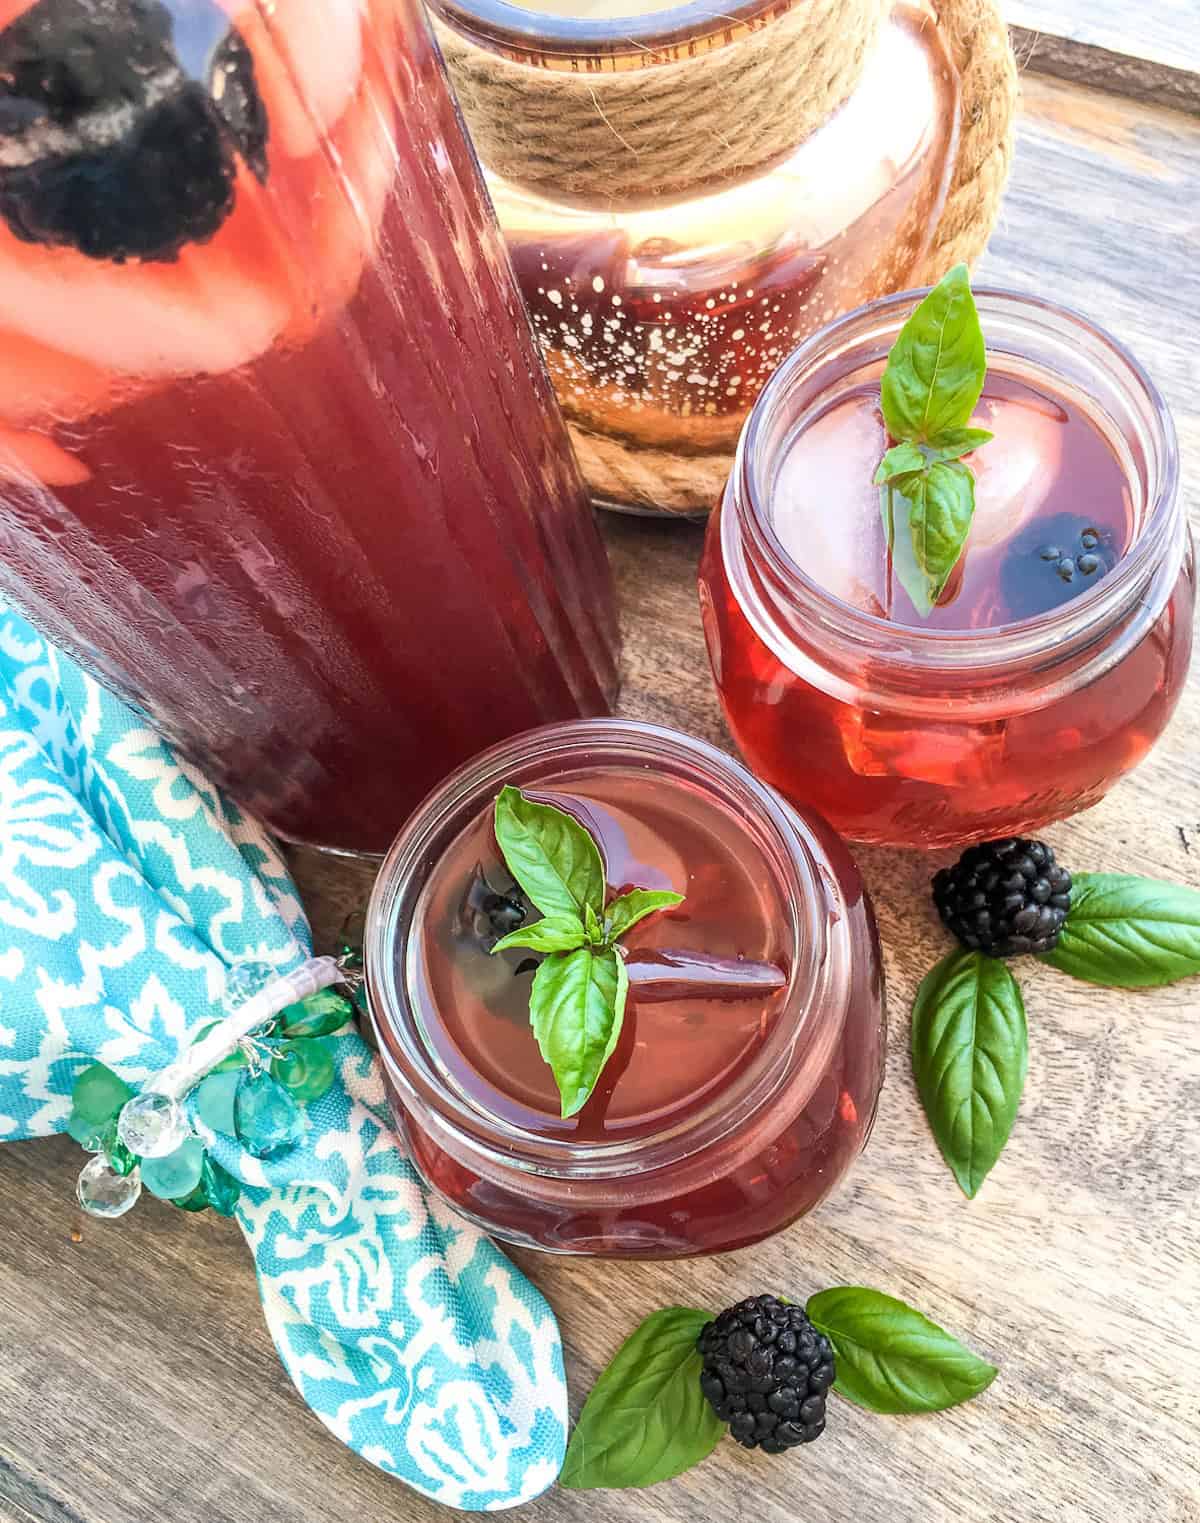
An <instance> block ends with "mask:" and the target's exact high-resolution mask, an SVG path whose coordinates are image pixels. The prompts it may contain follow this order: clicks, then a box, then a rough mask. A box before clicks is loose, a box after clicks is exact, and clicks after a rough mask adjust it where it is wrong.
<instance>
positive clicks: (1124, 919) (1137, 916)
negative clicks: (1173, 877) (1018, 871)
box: [1041, 873, 1200, 989]
mask: <svg viewBox="0 0 1200 1523" xmlns="http://www.w3.org/2000/svg"><path fill="white" fill-rule="evenodd" d="M1041 960H1042V962H1048V963H1049V964H1050V966H1051V967H1053V968H1057V969H1058V970H1059V971H1060V972H1061V973H1069V974H1071V976H1072V977H1073V978H1081V979H1084V980H1085V981H1086V982H1087V983H1091V984H1103V985H1105V986H1106V987H1108V988H1114V989H1152V988H1158V987H1159V986H1161V985H1162V984H1173V983H1174V982H1175V981H1176V980H1177V979H1180V978H1188V977H1190V976H1191V975H1192V974H1193V973H1200V893H1198V892H1197V891H1196V890H1195V889H1192V888H1184V887H1183V886H1182V884H1178V883H1161V882H1159V880H1158V879H1156V878H1135V877H1133V876H1131V875H1129V874H1126V873H1077V874H1075V876H1074V880H1073V882H1072V884H1071V908H1070V910H1069V911H1068V913H1067V923H1066V925H1064V926H1063V929H1062V935H1061V936H1060V938H1059V942H1058V945H1057V946H1056V947H1055V949H1054V950H1053V952H1046V953H1044V954H1043V955H1042V959H1041Z"/></svg>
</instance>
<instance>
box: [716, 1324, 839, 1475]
mask: <svg viewBox="0 0 1200 1523" xmlns="http://www.w3.org/2000/svg"><path fill="white" fill-rule="evenodd" d="M696 1347H697V1348H698V1349H699V1351H700V1354H701V1356H702V1358H703V1360H704V1366H703V1369H702V1371H701V1374H700V1389H701V1390H702V1391H703V1392H704V1395H705V1398H706V1399H707V1401H708V1403H709V1405H710V1406H711V1407H712V1409H713V1411H714V1412H715V1413H716V1414H717V1416H718V1417H719V1418H720V1419H721V1421H722V1422H724V1423H728V1424H729V1432H730V1434H731V1436H732V1437H733V1438H734V1439H735V1440H736V1441H737V1442H738V1443H739V1444H741V1445H742V1447H743V1448H744V1449H762V1450H763V1452H764V1453H765V1454H782V1453H783V1452H784V1450H786V1449H794V1448H795V1447H796V1446H797V1445H798V1444H808V1443H811V1442H812V1441H813V1439H815V1438H819V1437H820V1436H821V1434H822V1433H823V1432H824V1430H825V1394H826V1392H827V1391H828V1390H829V1388H830V1386H831V1385H832V1384H833V1381H834V1375H835V1368H834V1356H833V1346H832V1345H831V1344H830V1342H829V1339H828V1338H826V1337H825V1335H824V1334H823V1333H819V1332H818V1331H817V1329H816V1328H815V1327H814V1326H813V1325H812V1323H811V1322H810V1321H809V1320H808V1317H807V1316H806V1315H805V1312H804V1309H803V1307H800V1306H788V1305H785V1304H784V1303H783V1302H782V1301H780V1300H778V1299H777V1298H776V1297H775V1296H766V1295H764V1296H751V1297H749V1299H747V1300H745V1301H739V1302H738V1304H737V1305H736V1306H731V1307H729V1308H728V1309H727V1310H725V1311H723V1312H722V1313H721V1314H720V1316H719V1317H717V1318H716V1319H715V1320H714V1321H712V1322H709V1323H708V1324H707V1325H706V1326H705V1327H704V1328H703V1329H701V1332H700V1336H699V1338H698V1339H697V1341H696Z"/></svg>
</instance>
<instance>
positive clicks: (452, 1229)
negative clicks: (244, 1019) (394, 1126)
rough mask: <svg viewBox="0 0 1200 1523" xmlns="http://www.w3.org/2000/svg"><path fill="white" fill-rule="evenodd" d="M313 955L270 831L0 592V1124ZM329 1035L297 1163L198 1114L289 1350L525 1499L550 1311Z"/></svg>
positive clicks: (414, 1450) (552, 1429)
mask: <svg viewBox="0 0 1200 1523" xmlns="http://www.w3.org/2000/svg"><path fill="white" fill-rule="evenodd" d="M310 950H311V946H310V934H309V928H308V923H307V921H306V920H305V917H304V912H303V909H302V908H301V905H300V903H299V900H298V899H297V896H296V891H295V888H294V887H293V885H292V882H291V880H290V878H289V877H288V874H287V869H286V867H285V866H284V864H283V861H282V860H281V858H280V856H279V854H278V852H277V850H276V848H275V846H274V844H273V843H272V841H271V839H270V838H269V837H268V836H267V835H266V834H265V833H264V832H263V830H262V828H261V827H260V826H259V825H257V824H256V823H255V822H254V821H253V820H252V819H249V818H247V817H246V816H244V815H243V814H241V813H240V812H239V811H238V809H237V808H236V807H235V806H234V805H233V804H232V803H231V802H230V801H229V800H228V799H227V798H225V797H223V796H222V795H221V794H220V793H219V792H218V791H217V790H216V789H215V788H213V787H212V786H211V785H210V784H208V783H207V782H206V781H205V779H204V778H203V777H202V776H200V775H199V774H198V773H197V772H196V771H195V770H194V769H193V768H191V767H190V766H188V765H187V764H186V763H184V762H182V761H180V759H179V758H178V757H177V756H176V755H175V754H174V753H173V752H172V751H171V750H170V748H169V747H168V746H166V745H165V744H164V742H163V741H162V740H161V739H160V738H159V737H158V736H157V735H156V734H155V733H154V731H153V730H151V729H149V728H148V727H147V726H146V724H145V722H144V721H143V720H142V719H141V718H140V717H139V716H138V715H136V714H134V713H133V712H132V711H131V710H130V709H128V708H127V707H125V705H123V704H122V703H120V702H119V701H118V700H117V699H116V698H114V697H113V696H112V695H111V694H110V693H107V692H105V691H104V690H103V689H102V688H100V687H99V686H98V685H97V684H96V683H95V682H94V681H92V680H91V679H90V678H89V677H87V676H85V675H84V674H83V673H82V672H81V671H80V669H79V668H78V667H77V666H76V665H75V664H74V662H72V661H71V660H70V659H69V658H68V657H67V656H65V655H64V654H63V653H62V652H60V651H58V650H56V649H55V648H54V647H53V646H51V645H49V644H48V643H47V642H46V641H44V640H43V639H42V638H41V637H40V636H39V635H38V634H37V632H36V631H35V630H34V629H33V628H32V626H30V625H29V624H28V623H27V622H26V621H25V620H24V619H23V618H21V617H19V616H18V615H17V614H15V613H13V612H12V611H10V610H9V609H8V608H7V606H5V605H3V604H0V1140H3V1141H19V1140H21V1139H23V1138H28V1137H41V1136H47V1135H49V1134H50V1133H53V1132H59V1131H62V1130H63V1129H64V1128H65V1126H66V1122H67V1117H68V1114H69V1112H70V1108H71V1106H70V1095H71V1090H72V1087H73V1085H74V1083H75V1080H76V1078H77V1077H78V1075H79V1073H80V1072H81V1071H82V1070H83V1069H84V1068H86V1067H87V1066H88V1065H89V1064H90V1063H92V1062H93V1061H99V1062H101V1063H104V1064H106V1065H107V1066H108V1067H109V1068H111V1069H113V1070H114V1071H115V1072H116V1073H117V1074H119V1075H120V1077H121V1078H122V1079H124V1080H125V1081H126V1082H127V1083H129V1084H131V1085H133V1086H134V1087H135V1088H136V1087H137V1086H138V1085H139V1084H140V1083H142V1082H144V1081H145V1080H146V1079H148V1078H149V1077H150V1076H151V1075H152V1074H155V1073H156V1072H158V1071H159V1070H161V1069H163V1068H165V1067H166V1066H167V1065H168V1064H169V1063H172V1062H173V1061H175V1060H176V1059H177V1058H178V1056H179V1055H180V1053H181V1052H182V1051H183V1050H184V1049H185V1048H187V1046H188V1045H189V1044H190V1043H191V1042H192V1040H193V1039H194V1038H195V1036H196V1035H197V1033H198V1032H199V1031H200V1030H201V1029H202V1028H203V1027H205V1026H207V1025H209V1024H210V1023H211V1022H212V1021H214V1020H217V1019H219V1018H220V1017H221V1016H222V1015H223V1014H224V1013H225V1012H224V1010H223V1007H222V995H223V992H224V989H225V984H226V974H227V970H228V969H229V968H230V967H232V966H235V965H237V964H242V963H253V964H260V963H266V964H269V965H270V966H271V967H273V968H275V969H277V970H278V971H279V972H281V973H283V972H288V971H290V970H291V969H293V968H296V967H298V966H299V965H300V964H301V963H303V962H304V960H305V959H306V958H307V957H308V956H309V953H310ZM335 1040H336V1046H335V1054H336V1063H337V1073H338V1078H337V1081H336V1082H335V1083H334V1085H333V1087H332V1088H331V1089H329V1090H328V1091H327V1092H326V1093H325V1094H324V1096H322V1098H320V1099H319V1100H316V1101H314V1102H313V1103H312V1104H310V1105H309V1106H308V1107H307V1108H306V1114H307V1117H308V1127H307V1131H306V1134H305V1136H304V1138H303V1140H302V1141H301V1142H299V1143H297V1144H296V1145H295V1146H293V1147H291V1148H290V1149H288V1150H287V1151H285V1152H284V1153H282V1154H280V1155H277V1156H273V1157H270V1158H256V1157H252V1156H251V1155H250V1154H249V1153H248V1152H246V1151H245V1150H244V1149H243V1148H242V1147H241V1146H240V1145H239V1143H238V1142H237V1141H236V1140H235V1139H234V1138H232V1137H229V1136H225V1135H222V1134H219V1133H213V1132H210V1131H207V1130H205V1128H204V1127H203V1126H202V1125H199V1126H198V1127H197V1129H198V1130H199V1131H200V1132H201V1134H202V1136H203V1140H204V1142H205V1145H206V1146H207V1147H208V1150H209V1152H210V1154H211V1155H212V1156H213V1157H214V1158H215V1159H216V1160H217V1161H218V1162H219V1163H220V1164H221V1165H223V1166H224V1167H225V1168H226V1169H228V1170H229V1171H230V1172H231V1173H232V1174H234V1175H235V1176H236V1177H237V1178H238V1179H239V1180H240V1181H241V1182H242V1194H241V1199H240V1201H239V1204H238V1207H237V1217H238V1221H239V1223H240V1225H241V1227H242V1230H243V1232H244V1233H245V1235H246V1239H247V1242H248V1243H249V1245H250V1249H251V1252H252V1253H253V1255H254V1262H255V1268H256V1270H257V1272H258V1283H259V1288H260V1290H261V1293H262V1302H263V1311H264V1313H265V1315H266V1319H267V1326H268V1327H269V1328H270V1331H271V1336H272V1338H273V1339H274V1341H275V1346H276V1348H277V1349H278V1350H279V1357H280V1358H281V1359H282V1361H283V1363H284V1366H285V1367H286V1369H287V1371H288V1373H289V1375H290V1376H291V1378H292V1380H293V1381H294V1382H295V1384H296V1387H297V1389H298V1390H299V1391H300V1394H301V1395H302V1396H303V1397H304V1399H305V1401H306V1402H307V1403H308V1404H309V1406H311V1407H312V1409H313V1410H314V1411H315V1412H316V1414H317V1415H318V1417H320V1419H321V1421H322V1422H323V1423H324V1424H325V1425H326V1426H327V1427H328V1428H329V1429H330V1430H331V1431H332V1432H333V1433H334V1434H335V1435H336V1436H337V1437H338V1438H340V1439H341V1440H342V1442H343V1443H346V1444H348V1445H349V1446H350V1447H351V1448H352V1449H354V1450H356V1451H357V1452H358V1453H359V1454H361V1455H362V1456H363V1457H364V1459H367V1460H370V1461H371V1463H372V1464H375V1465H378V1466H380V1468H381V1469H383V1470H386V1471H387V1472H389V1473H390V1474H392V1475H395V1476H398V1477H400V1479H402V1480H404V1481H406V1482H407V1483H408V1484H409V1485H410V1486H412V1487H414V1488H415V1489H416V1490H417V1491H420V1492H422V1493H423V1494H424V1495H426V1496H429V1497H433V1498H435V1499H436V1500H437V1501H439V1502H444V1503H447V1504H449V1505H450V1506H452V1507H458V1508H462V1509H464V1510H468V1511H484V1510H492V1509H499V1508H504V1507H511V1506H515V1505H517V1504H518V1503H520V1502H524V1501H528V1500H529V1499H530V1498H531V1497H534V1496H536V1495H537V1494H538V1493H539V1492H541V1491H543V1490H544V1489H545V1488H546V1487H547V1486H549V1485H550V1484H551V1483H552V1482H553V1480H554V1478H555V1477H556V1475H557V1474H558V1471H559V1468H560V1465H561V1463H562V1457H563V1451H564V1445H565V1440H566V1407H567V1398H566V1386H565V1382H564V1377H563V1364H562V1349H561V1345H560V1342H559V1336H558V1329H557V1326H556V1324H555V1321H554V1316H553V1313H552V1312H551V1310H550V1308H549V1307H548V1306H547V1304H546V1302H545V1301H544V1300H543V1298H542V1297H541V1295H539V1293H538V1292H537V1291H536V1290H535V1289H534V1288H533V1286H532V1285H531V1284H530V1283H529V1282H528V1281H527V1280H526V1279H525V1278H524V1277H523V1276H522V1275H521V1274H520V1273H518V1271H517V1270H516V1269H515V1268H514V1266H513V1265H512V1264H510V1263H509V1261H508V1260H507V1259H506V1258H504V1256H503V1255H502V1254H501V1253H500V1252H499V1251H498V1250H497V1249H496V1248H495V1246H494V1245H493V1244H492V1243H491V1242H490V1241H489V1240H488V1239H487V1238H486V1237H484V1236H482V1235H481V1234H480V1233H479V1232H478V1231H476V1229H475V1228H474V1227H471V1226H469V1225H468V1224H467V1223H465V1222H463V1221H461V1220H459V1219H458V1218H456V1217H455V1216H454V1215H453V1213H452V1212H451V1211H450V1210H449V1209H448V1208H447V1207H446V1206H444V1205H443V1204H442V1203H441V1201H439V1200H438V1199H437V1197H435V1196H431V1195H430V1194H428V1193H427V1192H426V1190H425V1188H424V1187H423V1185H422V1184H421V1182H420V1180H419V1178H418V1176H417V1174H416V1172H415V1170H414V1169H413V1167H412V1165H411V1164H410V1163H409V1162H408V1161H407V1160H406V1159H405V1158H404V1156H403V1155H402V1153H401V1151H400V1149H399V1146H398V1144H397V1140H396V1137H395V1136H394V1134H393V1133H392V1131H391V1130H390V1126H389V1122H388V1114H387V1109H386V1106H385V1104H384V1095H383V1086H382V1082H381V1079H380V1073H379V1067H378V1063H377V1061H376V1059H375V1058H374V1056H373V1054H372V1053H371V1051H370V1049H369V1048H368V1047H367V1046H366V1044H365V1043H364V1042H363V1041H362V1040H361V1038H360V1037H358V1036H357V1034H353V1033H352V1032H351V1031H350V1030H349V1029H348V1030H347V1031H346V1032H345V1033H344V1034H342V1035H340V1036H338V1037H337V1038H336V1039H335ZM79 1157H80V1163H81V1165H82V1164H83V1163H84V1162H86V1159H87V1155H86V1154H85V1153H84V1152H82V1151H81V1152H80V1155H79ZM72 1183H73V1182H72V1181H68V1180H67V1179H64V1181H63V1185H64V1190H63V1212H64V1214H68V1213H70V1212H72V1211H73V1210H74V1209H75V1206H74V1202H73V1200H72V1198H71V1195H70V1190H71V1185H72ZM105 1230H108V1231H113V1232H119V1231H120V1230H121V1226H120V1223H119V1222H117V1223H115V1224H113V1225H112V1226H110V1227H107V1228H106V1229H105ZM214 1230H219V1229H217V1228H216V1227H214Z"/></svg>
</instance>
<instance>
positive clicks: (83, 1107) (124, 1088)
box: [71, 1063, 133, 1126]
mask: <svg viewBox="0 0 1200 1523" xmlns="http://www.w3.org/2000/svg"><path fill="white" fill-rule="evenodd" d="M132 1095H133V1090H132V1089H131V1088H130V1086H129V1085H128V1084H126V1083H125V1081H124V1079H121V1078H118V1077H117V1075H116V1074H115V1073H113V1071H112V1069H111V1068H106V1067H105V1066H104V1064H103V1063H93V1064H92V1065H91V1066H90V1067H89V1068H85V1069H84V1070H83V1072H82V1073H81V1074H80V1075H79V1077H78V1078H77V1079H76V1080H75V1087H74V1089H72V1091H71V1105H72V1107H73V1109H75V1110H77V1111H78V1112H79V1114H80V1115H81V1116H82V1117H83V1118H84V1119H85V1120H86V1121H93V1122H95V1123H96V1125H97V1126H102V1125H103V1124H104V1122H106V1121H111V1120H112V1118H113V1117H114V1116H115V1115H116V1114H117V1112H118V1111H119V1110H120V1109H121V1107H122V1106H123V1105H124V1104H125V1102H126V1100H128V1099H130V1098H131V1096H132Z"/></svg>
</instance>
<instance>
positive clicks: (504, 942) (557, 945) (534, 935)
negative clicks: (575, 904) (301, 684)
mask: <svg viewBox="0 0 1200 1523" xmlns="http://www.w3.org/2000/svg"><path fill="white" fill-rule="evenodd" d="M585 939H586V938H585V936H584V932H583V921H582V920H580V918H579V916H578V915H575V916H568V915H547V916H546V917H545V919H544V920H535V921H534V922H533V924H532V925H519V926H518V927H517V929H516V930H515V931H509V933H508V935H507V936H502V937H501V938H500V940H499V941H498V942H497V943H496V945H495V946H494V947H493V948H492V956H493V957H495V955H496V953H497V952H504V951H506V950H507V949H508V948H509V947H529V948H530V949H531V950H532V951H534V952H573V951H574V950H575V948H576V947H581V946H582V945H583V943H584V941H585Z"/></svg>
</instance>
